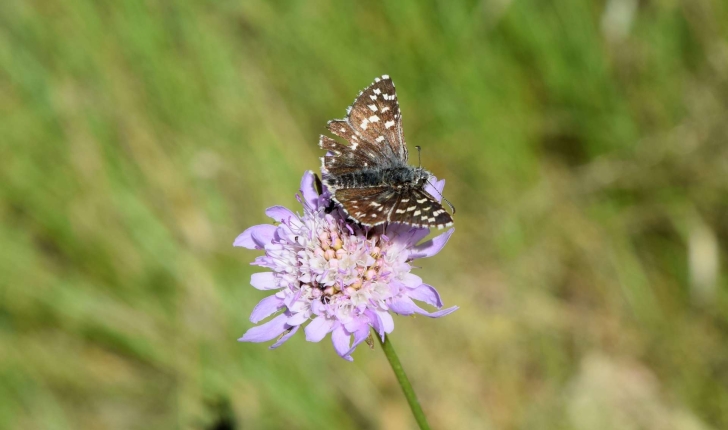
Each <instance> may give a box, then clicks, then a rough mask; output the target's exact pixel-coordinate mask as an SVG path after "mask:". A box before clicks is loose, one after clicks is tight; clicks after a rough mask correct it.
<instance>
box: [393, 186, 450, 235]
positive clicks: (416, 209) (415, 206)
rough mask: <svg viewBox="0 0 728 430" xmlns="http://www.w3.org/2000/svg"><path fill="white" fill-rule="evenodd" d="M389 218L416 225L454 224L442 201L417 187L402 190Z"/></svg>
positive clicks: (438, 225)
mask: <svg viewBox="0 0 728 430" xmlns="http://www.w3.org/2000/svg"><path fill="white" fill-rule="evenodd" d="M387 220H388V221H389V222H393V223H395V222H396V223H402V224H409V225H412V226H415V227H427V228H432V227H437V228H438V229H441V228H445V227H450V226H451V225H452V224H453V221H452V216H451V215H450V214H449V213H448V212H447V211H446V210H445V209H444V208H443V207H442V204H440V202H438V201H437V200H436V199H435V198H434V197H432V196H431V195H430V194H429V193H428V192H426V191H424V190H421V189H416V188H410V189H407V190H403V191H401V192H400V194H399V196H398V199H397V200H396V203H395V204H394V205H393V207H392V210H391V212H390V214H389V216H388V217H387Z"/></svg>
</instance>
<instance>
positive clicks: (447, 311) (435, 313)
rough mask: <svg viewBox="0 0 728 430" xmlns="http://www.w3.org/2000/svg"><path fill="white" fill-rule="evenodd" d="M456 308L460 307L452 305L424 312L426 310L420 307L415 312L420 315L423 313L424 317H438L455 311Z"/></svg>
mask: <svg viewBox="0 0 728 430" xmlns="http://www.w3.org/2000/svg"><path fill="white" fill-rule="evenodd" d="M418 309H420V308H418ZM458 309H460V308H459V307H457V306H453V307H451V308H447V309H443V310H440V311H437V312H426V311H424V310H422V309H420V310H419V311H418V312H417V313H418V314H420V315H424V316H426V317H430V318H440V317H444V316H445V315H450V314H451V313H453V312H455V311H456V310H458Z"/></svg>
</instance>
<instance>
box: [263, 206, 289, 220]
mask: <svg viewBox="0 0 728 430" xmlns="http://www.w3.org/2000/svg"><path fill="white" fill-rule="evenodd" d="M265 214H266V215H268V216H269V217H271V218H273V219H274V220H275V221H277V222H281V223H284V222H287V221H288V220H290V219H291V218H294V217H296V214H294V213H293V212H291V210H290V209H288V208H285V207H283V206H273V207H270V208H268V209H266V210H265Z"/></svg>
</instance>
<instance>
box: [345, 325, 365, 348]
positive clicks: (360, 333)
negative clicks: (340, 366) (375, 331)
mask: <svg viewBox="0 0 728 430" xmlns="http://www.w3.org/2000/svg"><path fill="white" fill-rule="evenodd" d="M367 337H369V325H368V324H362V325H361V326H360V327H359V328H358V329H357V330H356V331H355V332H354V343H353V344H352V345H351V348H349V350H348V351H347V352H346V355H351V353H352V352H354V350H355V349H356V347H357V345H359V344H360V343H362V342H364V341H365V340H366V339H367Z"/></svg>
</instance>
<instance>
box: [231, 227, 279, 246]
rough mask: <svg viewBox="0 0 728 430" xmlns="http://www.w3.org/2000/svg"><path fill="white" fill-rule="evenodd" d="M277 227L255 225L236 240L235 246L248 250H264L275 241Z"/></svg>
mask: <svg viewBox="0 0 728 430" xmlns="http://www.w3.org/2000/svg"><path fill="white" fill-rule="evenodd" d="M275 231H276V226H274V225H270V224H260V225H254V226H253V227H250V228H248V229H247V230H245V231H244V232H242V233H241V234H240V235H238V237H236V238H235V241H234V242H233V246H242V247H243V248H248V249H263V247H265V245H266V244H268V243H270V241H271V240H272V239H273V234H274V233H275Z"/></svg>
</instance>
